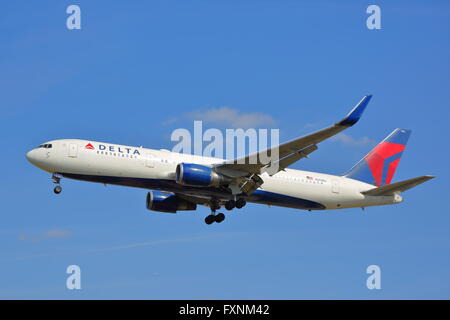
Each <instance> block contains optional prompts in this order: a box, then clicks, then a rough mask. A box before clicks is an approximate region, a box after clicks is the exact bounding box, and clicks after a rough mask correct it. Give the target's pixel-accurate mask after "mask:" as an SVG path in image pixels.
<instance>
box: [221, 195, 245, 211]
mask: <svg viewBox="0 0 450 320" xmlns="http://www.w3.org/2000/svg"><path fill="white" fill-rule="evenodd" d="M246 204H247V202H246V201H245V200H244V199H243V198H239V199H237V200H233V199H231V200H228V201H227V202H225V209H227V210H228V211H229V210H233V209H234V208H238V209H241V208H243V207H244V206H245V205H246Z"/></svg>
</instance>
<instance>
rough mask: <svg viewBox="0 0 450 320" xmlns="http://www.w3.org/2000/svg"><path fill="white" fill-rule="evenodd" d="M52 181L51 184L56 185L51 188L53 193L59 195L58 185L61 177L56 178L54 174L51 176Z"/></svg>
mask: <svg viewBox="0 0 450 320" xmlns="http://www.w3.org/2000/svg"><path fill="white" fill-rule="evenodd" d="M52 181H53V183H56V184H57V186H56V187H55V188H53V192H54V193H56V194H60V193H61V191H62V187H61V186H60V185H59V183H60V181H61V177H59V176H57V175H56V174H53V175H52Z"/></svg>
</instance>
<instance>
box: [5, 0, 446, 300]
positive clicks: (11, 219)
mask: <svg viewBox="0 0 450 320" xmlns="http://www.w3.org/2000/svg"><path fill="white" fill-rule="evenodd" d="M71 4H78V5H79V6H80V7H81V16H82V29H81V30H76V31H69V30H68V29H67V28H66V25H65V20H66V17H67V14H66V13H65V11H66V7H67V6H68V5H71ZM370 4H378V5H379V6H380V7H381V10H382V30H378V31H371V30H368V29H367V28H366V18H367V16H368V15H367V14H366V13H365V11H366V8H367V6H368V5H370ZM449 9H450V4H449V3H448V2H447V1H376V2H373V1H370V2H369V1H356V0H355V1H350V0H349V1H339V2H337V1H275V0H265V1H250V0H245V1H206V0H205V1H194V0H193V1H133V2H132V3H129V2H124V1H120V2H119V1H115V2H111V1H39V2H36V3H34V2H33V3H29V2H25V1H8V2H5V3H3V4H2V10H0V15H1V18H0V36H1V41H0V46H1V48H0V49H1V50H0V70H1V72H0V88H1V89H0V92H1V94H0V108H1V109H0V110H1V118H0V119H1V120H0V121H1V125H0V133H1V135H2V136H3V138H4V139H3V141H4V146H3V147H4V149H3V150H4V151H3V156H2V157H1V158H0V162H1V167H2V168H3V175H2V183H1V184H0V188H1V190H0V194H1V199H2V210H1V215H2V217H1V218H2V223H1V225H0V252H1V254H0V266H1V267H0V270H1V272H0V298H3V299H5V298H19V299H23V298H42V299H48V298H60V299H79V298H87V299H92V298H114V299H118V298H124V299H132V298H136V299H147V298H148V299H172V298H176V299H209V298H216V299H226V298H238V299H252V298H256V299H258V298H260V299H311V298H324V299H334V298H342V299H383V298H384V299H417V298H438V299H442V298H446V299H448V298H450V282H449V280H448V273H449V271H450V256H449V252H450V232H449V224H450V217H449V213H450V211H449V204H448V202H447V201H446V200H447V196H448V184H447V181H448V179H449V178H450V177H449V170H448V157H449V155H450V154H449V151H448V148H447V142H448V136H449V134H448V119H449V116H450V112H449V105H450V98H449V94H448V88H449V83H450V60H449V54H450V42H449V41H448V39H449V38H450V24H449V20H450V19H449V18H450V17H449V15H450V10H449ZM368 93H372V94H373V95H374V97H373V99H372V101H371V103H370V105H369V107H368V109H367V110H366V113H365V114H364V116H363V118H362V119H361V121H360V122H359V123H358V124H357V125H356V126H355V127H353V128H351V129H349V130H348V131H346V134H347V136H344V137H341V138H338V139H335V140H332V141H326V142H324V143H322V144H321V145H320V149H319V150H318V151H316V152H315V153H314V154H312V155H311V157H310V159H307V160H302V161H300V162H299V163H297V164H295V165H294V167H295V168H299V169H304V170H313V171H318V172H326V173H334V174H339V173H342V172H344V171H345V170H347V169H348V168H349V167H351V166H352V165H353V164H354V163H355V162H356V161H357V160H359V159H360V158H361V157H362V156H363V155H364V154H365V153H366V152H367V151H368V150H370V148H371V147H372V146H373V144H374V143H375V142H376V141H379V140H381V139H383V138H384V137H385V136H386V135H387V134H389V133H390V132H391V131H392V130H393V129H394V128H397V127H402V128H407V129H412V131H413V133H412V136H411V138H410V141H409V144H408V147H407V149H406V152H405V153H404V155H403V158H402V162H401V164H400V166H399V169H398V170H397V174H396V177H395V178H394V179H395V180H397V181H398V180H401V179H407V178H412V177H415V176H420V175H423V174H433V175H436V176H437V178H436V179H434V180H432V181H430V182H428V183H426V184H424V185H421V186H420V187H417V188H415V189H413V190H410V191H409V192H408V193H406V194H405V196H404V198H405V202H403V203H402V204H399V205H396V206H388V207H377V208H368V209H366V210H365V211H362V210H360V209H347V210H342V211H328V212H316V213H308V212H303V211H298V210H294V209H282V208H276V207H272V208H267V207H265V206H259V205H253V204H250V205H248V206H246V208H245V209H244V210H240V211H234V212H232V213H229V214H228V215H227V219H226V220H225V222H224V223H222V224H220V225H218V224H214V225H212V226H207V225H205V224H204V222H203V218H204V217H205V216H206V215H207V214H208V209H207V208H200V209H199V210H198V211H197V212H195V213H192V212H189V213H180V214H177V215H170V214H161V213H153V212H150V211H147V210H146V209H145V195H146V190H140V189H132V188H125V187H114V186H107V187H104V186H103V185H98V184H90V183H85V182H78V181H70V180H67V179H65V180H63V188H64V190H63V192H62V194H60V195H59V196H55V195H54V194H53V192H52V188H53V185H52V183H51V181H50V177H49V175H48V174H47V173H45V172H42V171H40V170H38V169H37V168H35V167H33V166H32V165H31V164H29V163H28V162H27V161H26V159H25V157H24V155H25V153H26V151H27V150H29V149H31V148H33V147H35V146H36V145H38V144H40V143H42V142H44V141H47V140H52V139H58V138H82V139H89V140H97V141H107V142H113V143H119V144H128V145H143V146H145V147H150V148H168V149H170V148H171V147H172V146H173V144H172V143H171V142H170V139H169V136H170V133H171V132H172V130H173V129H174V128H177V127H186V128H188V129H189V128H192V125H193V124H192V118H191V117H190V115H192V113H194V114H201V113H202V112H203V113H206V112H208V111H211V110H223V108H228V109H229V110H232V114H234V115H235V116H234V117H235V118H236V115H238V117H239V118H245V117H246V116H248V115H249V114H251V115H253V116H254V115H255V114H257V116H258V117H260V118H258V119H263V120H264V119H265V121H266V122H264V121H262V123H256V124H255V125H258V124H259V125H260V126H265V125H268V124H270V125H271V126H272V127H278V128H280V132H281V140H287V139H290V138H293V137H296V136H298V135H302V134H306V133H308V132H309V131H312V130H316V129H318V128H320V127H321V126H326V125H328V124H330V123H333V122H334V121H337V120H339V119H340V118H341V117H342V116H343V115H345V114H346V113H347V112H348V110H349V109H350V108H351V107H352V106H353V105H354V104H355V103H356V102H358V101H359V99H360V98H361V97H362V96H363V95H365V94H368ZM220 108H222V109H220ZM223 117H225V118H222V122H221V124H223V125H222V126H220V124H218V123H217V121H216V122H214V121H210V122H209V123H208V122H207V123H208V124H209V125H210V126H214V127H217V126H219V127H221V128H225V127H226V126H230V125H232V124H233V119H231V120H230V119H229V118H228V120H227V118H226V116H223ZM247 118H248V117H247ZM250 118H252V117H250ZM256 118H257V117H256ZM212 120H214V119H212ZM71 264H77V265H79V266H80V267H81V271H82V289H81V290H79V291H76V290H74V291H69V290H67V289H66V288H65V281H66V277H67V275H66V274H65V270H66V268H67V266H68V265H71ZM371 264H377V265H379V266H380V267H381V270H382V289H381V290H368V289H367V288H366V285H365V284H366V278H367V276H368V275H367V274H366V268H367V266H369V265H371Z"/></svg>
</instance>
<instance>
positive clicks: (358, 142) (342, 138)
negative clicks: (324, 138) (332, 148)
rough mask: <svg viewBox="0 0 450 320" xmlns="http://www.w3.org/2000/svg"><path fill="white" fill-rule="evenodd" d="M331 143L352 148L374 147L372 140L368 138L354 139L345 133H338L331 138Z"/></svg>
mask: <svg viewBox="0 0 450 320" xmlns="http://www.w3.org/2000/svg"><path fill="white" fill-rule="evenodd" d="M331 140H333V141H339V142H341V143H343V144H345V145H349V146H354V147H364V146H370V145H375V143H376V142H375V141H374V140H373V139H370V138H369V137H366V136H364V137H361V138H354V137H352V136H349V135H348V134H345V133H339V134H337V135H335V136H334V137H332V138H331Z"/></svg>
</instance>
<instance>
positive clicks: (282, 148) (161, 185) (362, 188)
mask: <svg viewBox="0 0 450 320" xmlns="http://www.w3.org/2000/svg"><path fill="white" fill-rule="evenodd" d="M371 98H372V95H366V96H364V97H363V98H362V99H361V100H360V101H359V103H358V104H357V105H356V106H355V107H354V108H353V109H352V110H351V111H350V112H349V113H348V114H347V115H346V116H345V117H344V118H343V119H342V120H340V121H338V122H336V123H335V124H333V125H331V126H329V127H327V128H324V129H322V130H318V131H316V132H313V133H311V134H308V135H306V136H302V137H299V138H296V139H293V140H291V141H288V142H285V143H282V144H280V145H279V146H277V147H276V148H278V157H277V159H275V162H276V163H275V162H274V161H272V163H271V164H276V166H275V167H276V172H271V173H269V172H268V170H267V168H268V165H269V164H268V163H267V162H265V161H263V157H262V152H263V151H259V152H256V153H254V154H250V155H247V156H245V157H241V158H236V159H231V160H224V159H220V158H212V157H203V156H198V155H190V154H182V153H175V152H170V151H168V150H164V149H160V150H154V149H146V148H142V147H132V146H124V145H117V144H111V143H104V142H96V141H88V140H80V139H59V140H53V141H48V142H45V143H43V144H41V145H39V146H38V147H37V148H34V149H32V150H31V151H29V152H28V153H27V154H26V158H27V159H28V161H29V162H31V163H32V164H33V165H35V166H36V167H38V168H40V169H42V170H45V171H47V172H49V173H51V174H52V181H53V182H54V183H55V184H56V186H55V188H54V193H56V194H59V193H60V192H61V190H62V187H61V185H60V180H61V178H63V177H64V178H70V179H76V180H82V181H89V182H97V183H103V184H105V185H106V184H112V185H120V186H129V187H137V188H143V189H148V190H150V191H148V193H147V197H146V207H147V209H149V210H153V211H158V212H166V213H177V212H178V211H192V210H196V209H197V206H198V205H204V206H207V207H209V208H210V210H211V213H210V214H209V215H208V216H206V218H205V223H206V224H208V225H210V224H212V223H214V222H216V223H220V222H222V221H223V220H224V219H225V215H224V214H223V213H217V210H219V209H220V208H221V207H222V206H224V207H225V209H226V210H232V209H235V208H237V209H241V208H243V207H244V206H245V205H246V203H247V202H250V203H258V204H265V205H269V206H280V207H288V208H295V209H303V210H309V211H311V210H329V209H344V208H363V209H364V208H365V207H369V206H380V205H388V204H397V203H400V202H402V201H403V198H402V196H401V194H402V192H403V191H406V190H408V189H410V188H413V187H415V186H417V185H419V184H421V183H423V182H426V181H428V180H430V179H432V178H434V176H430V175H425V176H420V177H417V178H413V179H408V180H404V181H399V182H395V183H392V179H393V176H394V173H395V171H396V169H397V166H398V164H399V162H400V158H401V156H402V154H403V151H404V149H405V147H406V143H407V141H408V138H409V136H410V133H411V131H410V130H406V129H398V128H397V129H395V130H394V131H393V132H392V133H391V134H389V135H388V136H387V137H386V138H385V139H384V140H383V141H381V142H380V143H379V144H378V145H377V146H375V148H374V149H372V150H371V151H370V152H369V153H368V154H367V155H366V156H365V157H363V158H362V159H361V160H360V161H359V162H357V163H356V164H355V165H354V166H353V167H352V168H351V169H350V170H348V171H347V172H345V173H344V174H342V175H330V174H323V173H316V172H308V171H302V170H294V169H289V168H288V167H289V166H290V165H292V164H293V163H295V162H296V161H298V160H300V159H302V158H306V157H308V155H309V154H311V153H312V152H314V151H315V150H317V149H318V146H317V145H318V144H319V143H320V142H322V141H324V140H326V139H328V138H330V137H332V136H334V135H336V134H338V133H339V132H341V131H343V130H345V129H347V128H349V127H351V126H353V125H354V124H355V123H357V122H358V120H359V119H360V118H361V115H362V113H363V112H364V110H365V109H366V107H367V105H368V103H369V101H370V99H371ZM273 150H274V149H273V148H272V149H269V150H265V151H264V152H266V151H270V152H271V151H273ZM266 154H267V153H266ZM250 160H253V161H250Z"/></svg>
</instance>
